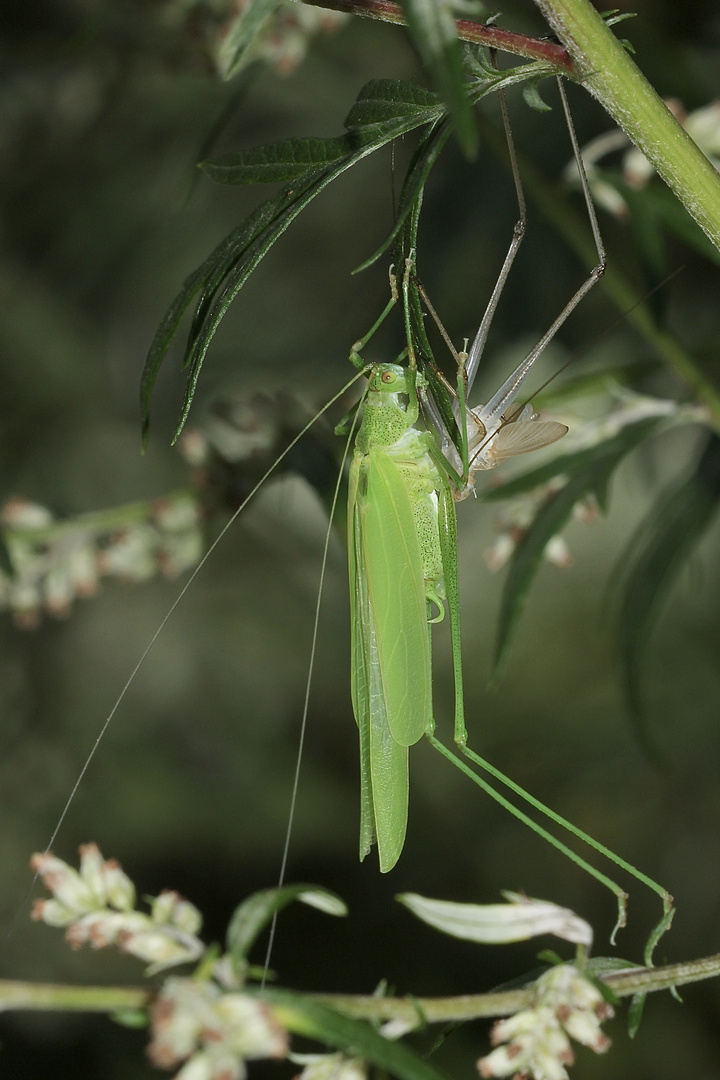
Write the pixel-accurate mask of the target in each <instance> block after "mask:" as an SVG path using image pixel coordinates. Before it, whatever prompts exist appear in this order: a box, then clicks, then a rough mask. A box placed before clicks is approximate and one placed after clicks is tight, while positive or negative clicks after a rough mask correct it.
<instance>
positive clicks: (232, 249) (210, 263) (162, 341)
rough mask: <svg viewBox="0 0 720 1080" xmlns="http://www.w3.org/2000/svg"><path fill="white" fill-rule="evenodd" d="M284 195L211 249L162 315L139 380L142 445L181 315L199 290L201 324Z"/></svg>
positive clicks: (198, 318)
mask: <svg viewBox="0 0 720 1080" xmlns="http://www.w3.org/2000/svg"><path fill="white" fill-rule="evenodd" d="M283 198H287V195H286V193H282V194H281V195H279V196H276V197H275V198H274V199H270V200H268V201H267V202H266V203H263V204H262V205H261V206H259V207H258V208H257V209H256V210H255V211H254V212H253V213H252V214H251V215H250V216H249V217H248V218H246V219H245V220H244V221H243V222H241V224H240V225H238V227H237V228H236V229H233V231H232V232H231V233H229V235H228V236H226V237H225V239H224V240H222V241H221V242H220V243H219V244H218V245H217V247H216V248H215V249H214V251H212V252H211V253H210V255H209V256H208V257H207V259H206V260H205V262H204V263H202V264H201V265H200V266H199V267H198V268H197V270H195V271H194V273H192V274H191V275H190V276H189V277H188V278H187V279H186V281H185V283H184V284H183V287H182V289H181V290H180V292H179V293H178V295H177V296H176V297H175V299H174V300H173V302H172V304H171V305H170V307H169V308H168V310H167V311H166V313H165V315H164V316H163V318H162V321H161V322H160V325H159V326H158V328H157V330H156V331H155V336H154V338H153V340H152V344H151V345H150V348H149V350H148V354H147V357H146V359H145V366H144V368H143V373H142V377H141V380H140V413H141V419H142V432H143V446H145V445H146V443H147V438H148V434H149V412H150V398H151V396H152V391H153V387H154V386H155V380H156V379H157V376H158V372H159V370H160V366H161V365H162V362H163V360H164V359H165V357H166V355H167V351H168V348H169V347H170V344H171V342H172V340H173V338H174V337H175V335H176V333H177V331H178V327H179V325H180V322H181V320H182V317H183V315H184V314H185V312H186V311H187V309H188V307H189V306H190V304H191V303H192V301H193V299H194V298H195V297H196V295H197V294H198V293H201V296H200V300H199V301H198V305H197V308H196V312H195V316H194V318H193V326H194V327H195V326H197V327H198V329H199V327H201V325H202V320H203V319H204V314H202V315H200V314H199V313H202V312H206V311H207V309H208V308H209V305H210V301H211V300H212V297H213V295H214V294H215V292H216V291H217V289H218V287H219V285H220V283H221V282H222V280H223V277H224V276H225V274H226V273H227V272H228V270H229V268H230V267H232V265H233V263H234V262H235V261H236V260H237V259H238V258H239V257H240V256H241V254H242V252H243V251H244V250H245V249H246V248H247V247H248V245H249V244H251V243H252V242H253V241H254V240H255V239H256V238H257V237H258V236H259V235H261V234H262V232H263V230H264V229H266V228H267V226H268V224H269V223H270V222H271V221H272V219H273V217H274V216H275V214H276V213H277V207H278V204H280V203H282V200H283Z"/></svg>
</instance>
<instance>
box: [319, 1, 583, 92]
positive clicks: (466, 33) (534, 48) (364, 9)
mask: <svg viewBox="0 0 720 1080" xmlns="http://www.w3.org/2000/svg"><path fill="white" fill-rule="evenodd" d="M304 2H305V3H310V2H312V6H313V7H323V8H329V9H330V10H331V11H345V12H348V13H349V14H350V15H360V16H361V17H363V18H366V19H380V20H381V21H382V22H390V23H399V24H401V25H402V26H404V25H405V19H404V18H403V14H402V11H401V10H400V5H399V4H396V3H394V2H393V0H304ZM455 25H456V26H457V31H458V37H459V38H460V39H461V40H462V41H473V42H475V43H477V44H480V45H488V46H490V47H491V48H494V49H498V50H500V51H501V52H509V53H514V54H515V55H516V56H526V57H528V59H530V60H545V61H547V62H548V63H550V64H553V65H554V66H555V67H558V68H562V70H563V71H565V72H566V73H567V74H568V75H570V76H572V75H574V73H575V65H574V64H573V62H572V59H571V58H570V54H569V53H568V51H567V49H566V48H565V46H564V45H559V44H558V43H557V42H554V41H544V40H543V39H542V38H532V37H527V35H526V34H516V33H514V32H513V31H512V30H502V29H501V28H500V27H499V26H485V25H484V24H483V23H477V22H472V21H471V20H470V19H456V20H455Z"/></svg>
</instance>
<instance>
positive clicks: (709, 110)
mask: <svg viewBox="0 0 720 1080" xmlns="http://www.w3.org/2000/svg"><path fill="white" fill-rule="evenodd" d="M665 104H666V105H667V107H668V109H669V110H670V112H671V113H672V114H673V116H674V117H675V119H676V120H677V121H678V123H679V124H681V125H682V127H684V128H685V130H686V131H687V133H688V135H689V136H690V138H691V139H693V140H694V142H696V143H697V145H698V146H699V147H700V149H701V150H702V152H703V153H704V154H705V156H706V157H707V158H709V160H710V161H711V162H712V164H713V165H714V166H715V168H716V169H719V168H720V101H713V102H711V103H710V104H709V105H705V106H703V108H701V109H695V110H694V112H691V113H687V112H685V109H684V108H683V105H682V103H681V102H680V101H677V100H676V99H674V98H673V99H670V100H668V101H666V102H665ZM617 150H624V151H625V152H624V154H623V157H622V162H621V170H622V177H623V180H624V181H625V183H626V184H627V185H628V187H630V188H636V189H640V188H644V187H645V185H646V184H647V183H648V182H649V180H650V179H651V177H652V176H653V174H654V172H655V169H654V167H653V165H652V164H651V163H650V162H649V161H648V159H647V158H646V157H645V155H644V154H643V152H642V151H641V150H638V148H637V147H636V146H633V145H632V143H631V142H630V140H629V138H628V137H627V135H626V134H625V132H623V131H620V129H619V128H618V129H614V130H612V131H607V132H605V133H604V134H602V135H598V136H597V138H595V139H592V140H591V142H589V143H587V145H586V146H584V147H583V148H582V161H583V166H584V168H585V172H586V174H587V178H588V182H589V184H590V188H591V190H592V194H593V198H594V199H595V201H596V202H597V203H598V205H600V206H602V207H604V208H605V209H606V210H607V211H608V212H609V213H611V214H613V215H614V216H615V217H617V218H625V217H627V213H628V208H627V203H626V202H625V200H624V199H623V197H622V195H621V194H620V192H619V191H618V190H617V188H615V187H613V185H612V184H610V183H608V182H607V181H606V180H604V179H603V178H602V176H601V175H600V173H599V172H598V168H597V163H598V161H600V159H601V158H603V157H605V156H606V155H607V154H610V153H613V152H614V151H617ZM565 178H566V180H568V181H570V182H572V183H579V182H580V177H579V174H578V169H577V165H576V164H575V162H574V161H572V162H570V164H569V165H568V166H567V169H566V171H565Z"/></svg>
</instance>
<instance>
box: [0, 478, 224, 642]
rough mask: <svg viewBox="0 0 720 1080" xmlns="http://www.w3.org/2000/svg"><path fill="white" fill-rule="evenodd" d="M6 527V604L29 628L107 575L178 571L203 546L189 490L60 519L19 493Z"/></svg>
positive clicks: (66, 608) (0, 576)
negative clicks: (19, 495) (8, 566)
mask: <svg viewBox="0 0 720 1080" xmlns="http://www.w3.org/2000/svg"><path fill="white" fill-rule="evenodd" d="M0 528H1V529H2V536H3V541H4V544H5V547H6V549H7V554H8V557H9V560H10V563H11V565H12V570H13V573H12V574H10V573H7V572H4V571H1V570H0V608H9V609H10V610H11V611H12V612H13V615H14V618H15V621H16V622H17V624H18V625H19V626H22V627H26V628H31V627H34V626H37V624H38V622H39V621H40V616H41V613H42V611H43V610H44V611H45V612H47V613H48V614H49V615H53V616H55V617H56V618H62V617H64V616H66V615H68V614H69V612H70V608H71V606H72V603H73V601H74V600H75V599H76V598H77V597H83V596H93V595H94V594H95V593H96V592H97V591H98V589H99V587H100V579H101V578H102V577H118V578H121V579H123V580H124V581H132V582H136V581H145V580H147V579H148V578H150V577H152V576H154V575H155V574H156V573H157V572H158V571H160V572H161V573H163V574H165V575H166V576H167V577H175V576H176V575H177V574H180V573H182V571H184V570H186V569H188V568H189V567H191V566H195V564H196V563H197V562H198V560H199V559H200V557H201V555H202V549H203V536H202V531H201V528H200V509H199V504H198V502H197V499H196V498H195V496H193V495H190V494H187V493H184V492H183V493H180V494H178V495H174V496H171V497H170V498H167V499H164V500H159V501H157V502H152V503H134V504H131V505H130V506H127V507H118V508H117V509H114V510H107V511H98V512H97V513H90V514H82V515H80V516H79V517H77V518H74V519H68V520H62V521H58V520H56V519H55V518H54V517H53V515H52V514H51V513H50V511H49V510H48V509H47V508H46V507H44V506H40V505H38V504H37V503H32V502H29V501H27V500H26V499H20V498H15V499H11V500H10V501H9V502H7V503H5V505H4V506H3V507H2V509H0Z"/></svg>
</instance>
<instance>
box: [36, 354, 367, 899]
mask: <svg viewBox="0 0 720 1080" xmlns="http://www.w3.org/2000/svg"><path fill="white" fill-rule="evenodd" d="M363 374H364V372H363V371H359V372H358V373H357V374H356V375H354V376H353V377H352V379H350V380H349V381H348V382H347V383H345V385H344V386H343V387H342V389H340V390H339V391H338V392H337V393H336V394H334V395H333V397H331V398H330V400H329V401H328V402H327V403H326V404H325V405H324V406H323V407H322V409H320V411H319V412H317V413H316V414H315V415H314V416H313V417H312V419H311V420H309V421H308V422H307V424H305V426H304V427H303V428H302V430H301V431H300V432H299V433H298V434H297V435H296V436H295V437H294V439H292V441H291V442H290V443H288V445H287V446H286V447H285V449H284V450H283V451H282V453H281V454H280V455H279V456H278V457H277V458H276V459H275V461H274V462H273V463H272V465H271V466H270V467H269V468H268V469H266V471H265V472H264V473H263V475H262V477H261V478H260V480H258V482H257V483H256V484H255V486H254V488H253V489H252V491H251V492H250V494H249V495H247V496H246V498H245V499H243V501H242V502H241V503H240V505H239V506H238V508H237V510H235V511H234V512H233V514H232V515H231V517H230V518H229V520H228V521H227V522H226V523H225V525H224V526H223V527H222V529H221V530H220V532H219V534H218V535H217V537H216V538H215V539H214V540H213V542H212V544H211V545H210V547H209V548H208V549H207V551H206V552H205V554H204V555H203V557H202V558H201V560H200V562H199V563H198V564H197V566H196V567H195V569H194V570H193V572H192V573H191V575H190V577H189V578H188V580H187V581H186V582H185V584H184V585H183V587H182V589H181V590H180V592H179V593H178V595H177V596H176V597H175V600H174V601H173V603H172V606H171V607H170V609H169V611H168V612H167V614H166V615H165V617H164V619H163V620H162V622H161V623H160V625H159V626H158V628H157V630H156V631H155V633H154V634H153V636H152V637H151V638H150V641H149V642H148V644H147V645H146V646H145V649H144V650H143V652H142V654H141V656H140V659H139V660H138V662H137V664H136V665H135V667H134V668H133V670H132V672H131V673H130V675H129V677H128V679H127V681H126V682H125V684H124V686H123V688H122V690H121V691H120V693H119V695H118V697H117V699H116V701H115V704H114V705H113V707H112V709H111V710H110V712H109V713H108V715H107V717H106V719H105V722H104V723H103V725H102V727H101V728H100V732H99V734H98V736H97V738H96V739H95V742H94V743H93V746H92V749H91V750H90V753H89V754H88V756H87V758H86V759H85V763H84V765H83V767H82V769H81V770H80V772H79V774H78V777H77V780H76V781H75V783H74V784H73V787H72V790H71V792H70V795H69V796H68V799H67V801H66V803H65V806H64V807H63V810H62V813H61V814H60V817H59V819H58V823H57V825H56V826H55V828H54V829H53V832H52V835H51V837H50V839H49V840H48V843H47V847H46V848H45V851H46V853H47V852H48V851H49V850H50V849H51V847H52V846H53V844H54V843H55V840H56V839H57V836H58V833H59V832H60V829H61V828H62V825H63V822H64V821H65V818H66V817H67V814H68V811H69V809H70V806H71V805H72V802H73V799H74V798H75V795H76V794H77V791H78V788H79V787H80V784H81V783H82V781H83V778H84V776H85V774H86V772H87V771H88V768H89V767H90V763H91V762H92V760H93V758H94V757H95V754H96V752H97V749H98V747H99V745H100V743H101V742H102V739H103V737H104V735H105V732H106V731H107V729H108V727H109V726H110V723H111V721H112V719H113V717H114V716H115V713H116V712H117V711H118V709H119V708H120V705H121V704H122V702H123V700H124V699H125V696H126V694H127V692H128V690H129V689H130V687H131V686H132V684H133V682H134V681H135V678H136V676H137V674H138V672H139V671H140V668H141V667H142V666H143V664H144V663H145V661H146V659H147V657H148V655H149V653H150V652H151V650H152V648H153V647H154V645H155V642H156V641H157V639H158V638H159V637H160V635H161V634H162V632H163V630H164V629H165V627H166V626H167V624H168V622H169V621H170V619H171V618H172V616H173V615H174V614H175V611H176V610H177V608H178V607H179V605H180V603H181V601H182V600H183V597H184V596H185V594H186V593H187V591H188V589H189V588H190V586H191V585H192V584H193V583H194V581H195V578H196V577H197V576H198V574H199V573H200V571H201V570H202V568H203V567H204V566H205V563H206V562H207V561H208V559H209V558H210V556H211V555H212V554H213V552H214V551H215V548H216V547H217V546H218V544H219V543H220V542H221V540H222V539H223V537H224V536H225V534H226V533H227V532H229V530H230V529H231V528H232V527H233V525H234V524H235V522H236V521H237V519H238V517H239V516H240V514H241V513H242V512H243V510H244V509H245V507H246V506H247V504H248V503H249V502H250V500H251V499H252V498H253V496H254V495H256V494H257V492H258V491H259V490H260V488H261V487H262V486H263V484H264V483H265V481H266V480H267V479H268V478H269V477H270V476H271V475H272V474H273V472H274V471H275V469H276V468H277V467H278V465H280V464H281V462H282V461H283V460H284V459H285V458H286V457H287V455H288V454H289V453H290V451H291V450H292V449H293V448H294V447H295V446H296V445H297V443H298V442H299V441H300V439H302V438H303V436H304V435H306V434H307V432H308V431H309V430H310V428H311V427H312V426H313V424H314V423H315V422H316V421H317V420H318V419H319V418H320V417H321V416H322V415H323V414H324V413H325V412H327V410H328V409H329V408H331V406H332V405H334V404H335V402H336V401H338V399H339V398H341V397H342V396H343V394H345V393H346V392H347V390H349V388H350V387H351V386H352V385H353V384H354V383H355V382H356V381H357V380H358V379H359V378H360V376H361V375H363ZM36 881H37V874H36V875H35V876H34V877H33V879H32V881H31V882H30V887H29V888H28V891H27V894H26V896H25V898H24V900H23V903H25V902H26V901H27V899H28V897H29V896H30V893H31V892H32V890H33V887H34V885H35V882H36ZM20 906H21V907H22V904H21V905H20Z"/></svg>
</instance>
